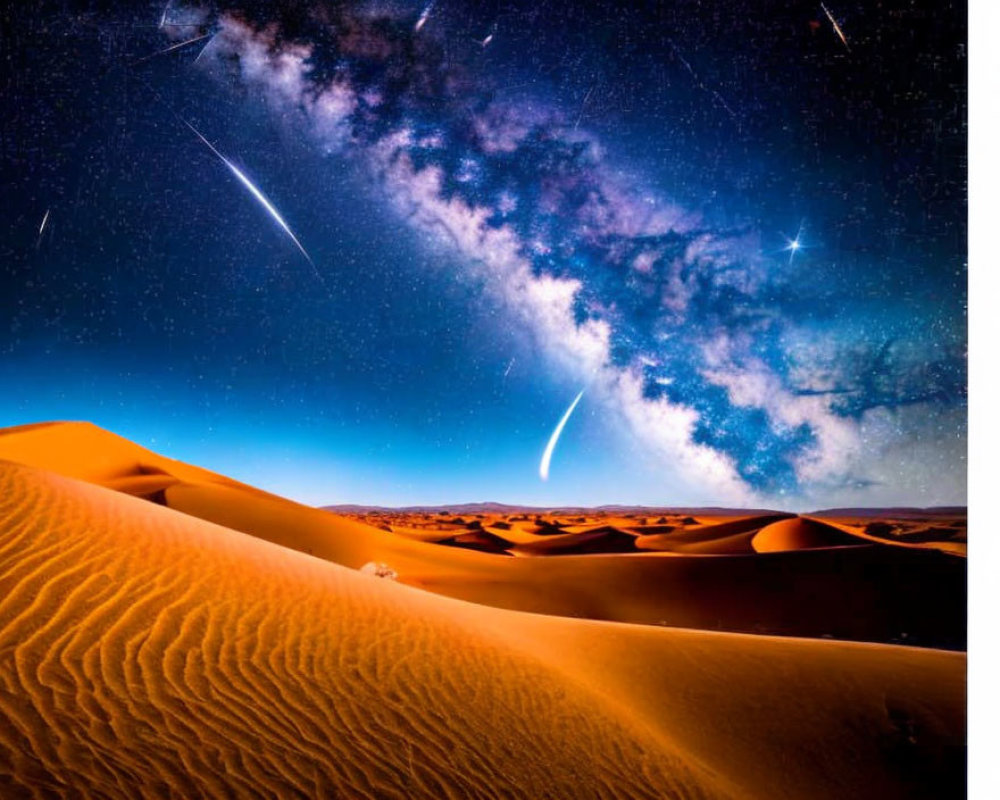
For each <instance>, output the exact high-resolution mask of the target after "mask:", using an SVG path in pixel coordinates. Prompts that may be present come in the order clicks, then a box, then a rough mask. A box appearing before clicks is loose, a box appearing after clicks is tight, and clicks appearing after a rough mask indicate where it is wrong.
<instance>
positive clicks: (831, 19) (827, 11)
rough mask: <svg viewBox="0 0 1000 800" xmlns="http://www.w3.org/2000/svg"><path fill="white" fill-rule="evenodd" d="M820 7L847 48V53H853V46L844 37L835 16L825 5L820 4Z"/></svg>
mask: <svg viewBox="0 0 1000 800" xmlns="http://www.w3.org/2000/svg"><path fill="white" fill-rule="evenodd" d="M819 7H820V8H822V9H823V13H824V14H826V18H827V19H828V20H830V24H831V25H833V32H834V33H835V34H837V36H838V37H839V38H840V41H842V42H843V43H844V47H846V48H847V52H848V53H850V52H851V46H850V45H849V44H848V43H847V37H846V36H844V32H843V31H842V30H841V29H840V25H838V24H837V20H836V19H834V17H833V14H831V13H830V9H828V8H827V7H826V4H825V3H820V4H819Z"/></svg>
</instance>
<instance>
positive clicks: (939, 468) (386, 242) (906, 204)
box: [0, 0, 967, 509]
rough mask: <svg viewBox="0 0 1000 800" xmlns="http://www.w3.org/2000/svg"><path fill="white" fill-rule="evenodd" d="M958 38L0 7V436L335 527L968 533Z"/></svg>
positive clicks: (413, 8)
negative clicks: (453, 516)
mask: <svg viewBox="0 0 1000 800" xmlns="http://www.w3.org/2000/svg"><path fill="white" fill-rule="evenodd" d="M636 5H637V6H638V5H640V4H636ZM827 11H828V12H829V14H828V13H827ZM965 14H966V12H965V5H964V3H958V2H956V3H950V2H946V1H942V2H936V3H927V2H915V1H911V0H889V1H887V2H864V3H862V2H847V1H846V0H844V1H842V0H831V2H829V3H827V4H826V6H825V7H824V6H822V5H821V4H820V3H814V2H797V1H795V0H792V1H791V2H789V1H788V0H780V1H779V0H757V1H756V2H752V3H745V2H733V1H732V0H718V2H712V1H711V0H703V1H702V2H680V1H675V2H659V3H644V4H641V9H629V8H626V7H622V5H621V4H619V3H616V2H575V1H574V2H555V1H554V0H552V1H551V2H545V0H541V1H539V2H527V1H524V2H520V1H519V2H507V1H506V0H503V1H502V2H496V3H466V2H459V0H448V1H445V0H440V1H439V2H436V3H432V4H430V5H427V4H426V3H424V2H402V1H400V2H371V3H364V2H363V3H320V2H310V3H306V2H301V3H299V2H286V3H282V4H271V3H243V4H239V3H233V4H224V5H218V6H207V5H190V4H182V3H179V2H172V3H170V4H169V5H167V6H166V7H165V6H164V4H163V3H155V4H153V3H136V4H134V5H130V4H127V3H107V4H72V3H44V2H43V3H40V4H38V5H35V6H31V5H29V4H25V3H13V2H7V3H6V4H5V5H4V7H3V17H2V19H0V58H2V64H3V67H2V70H3V71H2V76H0V77H2V83H0V85H2V87H3V88H2V98H3V120H2V122H0V148H2V164H0V169H2V177H3V204H2V217H0V231H2V238H0V390H2V391H0V425H14V424H21V423H27V422H37V421H42V420H48V419H85V420H90V421H92V422H95V423H97V424H99V425H102V426H104V427H107V428H109V429H111V430H113V431H115V432H116V433H119V434H121V435H123V436H126V437H128V438H130V439H133V440H135V441H137V442H139V443H140V444H143V445H146V446H149V447H151V448H153V449H155V450H157V451H159V452H162V453H164V454H166V455H170V456H173V457H177V458H181V459H184V460H187V461H190V462H193V463H196V464H199V465H202V466H205V467H208V468H210V469H215V470H218V471H220V472H223V473H226V474H228V475H231V476H232V477H235V478H238V479H241V480H245V481H248V482H250V483H253V484H255V485H258V486H261V487H263V488H267V489H270V490H273V491H277V492H279V493H282V494H285V495H288V496H290V497H293V498H296V499H301V500H303V501H305V502H310V503H334V502H357V503H379V504H385V505H399V504H411V503H441V502H461V501H471V500H499V501H507V502H521V503H533V504H545V505H551V504H571V503H572V504H599V503H645V504H660V505H693V504H705V503H712V504H719V505H725V504H728V505H740V504H745V505H749V504H754V505H769V506H772V507H775V506H781V507H791V508H799V509H808V508H818V507H822V506H832V505H887V504H909V505H937V504H956V503H964V501H965V448H966V358H965V355H966V316H965V314H966V300H967V297H966V194H965V193H966V66H967V61H966V52H965V41H966V17H965ZM834 20H835V21H836V23H837V26H839V30H840V32H841V33H842V34H843V38H841V37H840V36H839V35H838V30H837V28H835V25H834ZM199 133H200V134H201V135H202V136H204V140H202V139H201V138H199V136H198V135H197V134H199ZM210 145H211V146H210ZM213 148H215V150H213ZM227 160H228V161H227ZM240 175H242V176H243V177H244V178H245V180H243V179H241V178H240ZM251 186H253V187H254V189H255V190H256V191H258V192H260V193H261V194H260V196H255V194H254V191H253V190H251V188H250V187H251ZM263 198H266V199H267V201H268V202H269V203H270V204H271V205H272V208H273V209H274V211H275V212H276V214H278V215H280V217H281V219H283V220H284V222H285V223H286V225H287V228H288V230H287V231H286V230H285V229H284V228H283V227H282V225H281V224H280V223H279V221H278V219H277V218H276V217H275V216H274V215H272V214H271V213H270V212H269V210H268V208H267V207H266V204H265V203H264V202H263ZM580 391H583V392H584V394H583V397H582V399H581V401H580V403H579V405H578V407H577V408H576V410H575V413H574V415H573V416H572V417H571V418H570V420H569V421H568V423H567V425H566V427H565V430H564V432H563V435H562V438H561V440H560V441H559V443H558V446H557V447H556V449H555V452H554V455H553V458H552V464H551V474H550V476H549V479H548V481H542V480H541V479H540V477H539V472H538V465H539V458H540V457H541V455H542V451H543V449H544V448H545V445H546V442H547V440H548V438H549V435H550V433H551V432H552V430H553V428H554V427H555V425H556V423H557V422H558V421H559V419H560V417H561V416H562V415H563V414H564V412H565V411H566V409H567V408H568V406H569V405H570V404H571V402H572V401H573V400H574V398H575V397H576V396H577V394H578V393H579V392H580Z"/></svg>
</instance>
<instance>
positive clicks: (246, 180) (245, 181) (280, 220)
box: [184, 120, 326, 287]
mask: <svg viewBox="0 0 1000 800" xmlns="http://www.w3.org/2000/svg"><path fill="white" fill-rule="evenodd" d="M184 124H185V125H187V126H188V127H189V128H190V129H191V130H192V131H193V132H194V135H195V136H197V137H198V138H199V139H201V141H202V142H204V144H205V146H206V147H207V148H208V149H209V150H211V151H212V152H213V153H215V155H216V156H218V158H219V160H220V161H221V162H222V163H223V164H225V165H226V166H227V167H229V171H230V172H232V173H233V175H235V176H236V177H237V178H238V179H239V181H240V183H242V184H243V185H244V186H245V187H246V188H247V190H248V191H249V192H250V194H252V195H253V196H254V198H255V199H256V200H257V202H258V203H260V204H261V205H262V206H264V208H265V209H266V210H267V213H268V214H270V215H271V217H272V218H273V219H274V221H275V222H277V223H278V224H279V225H280V226H281V229H282V230H283V231H284V232H285V233H287V234H288V237H289V238H290V239H291V240H292V241H293V242H295V246H296V247H297V248H299V252H300V253H302V255H303V256H305V258H306V261H308V262H309V265H310V266H311V267H312V268H313V272H314V273H315V274H316V277H317V278H318V279H319V282H320V283H322V284H323V286H324V287H325V286H326V282H325V281H324V280H323V278H322V276H321V275H320V274H319V272H318V271H317V270H316V264H315V263H314V262H313V260H312V258H311V257H310V256H309V253H307V252H306V249H305V248H304V247H303V246H302V243H301V242H300V241H299V240H298V239H297V238H296V236H295V234H294V233H292V229H291V228H289V227H288V223H287V222H285V220H284V218H283V217H282V216H281V214H279V213H278V209H276V208H275V207H274V206H273V205H271V202H270V201H269V200H268V199H267V198H266V197H265V196H264V194H263V193H262V192H261V191H260V189H258V188H257V187H256V186H254V185H253V183H252V182H251V180H250V179H249V178H248V177H247V176H246V175H244V174H243V173H242V172H241V171H240V170H239V168H238V167H237V166H236V165H235V164H233V162H232V161H230V160H229V159H228V158H226V157H225V156H224V155H222V153H220V152H219V151H218V150H217V149H216V148H215V145H213V144H212V143H211V142H210V141H208V139H206V138H205V137H204V136H202V135H201V133H200V132H199V131H198V129H197V128H195V126H194V125H192V124H191V123H190V122H188V121H187V120H184Z"/></svg>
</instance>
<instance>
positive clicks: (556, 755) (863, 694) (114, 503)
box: [0, 424, 965, 800]
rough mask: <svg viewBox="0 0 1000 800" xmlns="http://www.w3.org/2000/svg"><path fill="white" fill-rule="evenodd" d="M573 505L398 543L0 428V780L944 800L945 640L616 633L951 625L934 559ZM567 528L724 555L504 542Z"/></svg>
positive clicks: (151, 793)
mask: <svg viewBox="0 0 1000 800" xmlns="http://www.w3.org/2000/svg"><path fill="white" fill-rule="evenodd" d="M491 513H494V514H496V513H500V512H497V511H496V510H494V511H493V512H491ZM509 516H518V515H517V514H511V515H509ZM594 516H595V518H596V517H600V518H601V520H602V522H601V523H600V525H601V526H603V528H604V529H603V530H601V531H595V530H594V528H595V526H596V525H597V524H598V523H597V522H596V521H595V520H594V519H584V520H583V521H582V522H581V521H579V520H577V521H576V522H574V521H573V520H568V519H567V520H563V519H555V518H550V519H540V520H532V519H527V520H514V521H512V522H509V521H506V520H504V519H493V518H490V519H483V520H465V519H461V520H459V519H458V517H457V516H456V517H454V518H452V519H451V520H449V521H448V522H447V523H445V524H441V523H435V524H439V525H440V527H439V528H438V529H434V528H433V527H430V526H428V527H420V524H422V522H423V521H422V520H421V519H411V520H410V521H411V522H413V523H414V524H415V527H412V528H411V529H409V530H411V531H412V535H408V534H407V533H406V532H405V531H399V532H397V531H395V530H394V524H393V523H391V522H390V523H387V526H388V527H389V528H390V530H385V529H381V528H379V527H376V526H375V525H370V524H365V523H363V522H361V521H358V520H351V519H346V518H343V517H338V516H336V515H333V514H330V513H327V512H324V511H320V510H316V509H309V508H306V507H303V506H300V505H297V504H295V503H292V502H290V501H287V500H283V499H281V498H277V497H274V496H273V495H269V494H267V493H265V492H261V491H259V490H256V489H253V488H251V487H247V486H244V485H242V484H239V483H237V482H235V481H231V480H229V479H227V478H224V477H222V476H218V475H215V474H213V473H211V472H208V471H206V470H201V469H199V468H197V467H191V466H189V465H186V464H183V463H181V462H176V461H172V460H170V459H165V458H163V457H161V456H158V455H156V454H154V453H151V452H150V451H148V450H145V449H143V448H141V447H138V446H136V445H134V444H132V443H130V442H127V441H126V440H123V439H121V438H119V437H116V436H114V435H113V434H110V433H108V432H106V431H102V430H100V429H98V428H95V427H93V426H90V425H86V424H53V425H42V426H31V427H25V428H20V429H8V430H6V431H0V686H2V690H0V797H2V798H4V800H6V798H8V797H11V798H17V797H82V796H94V797H115V798H136V797H183V798H201V797H281V798H285V797H317V798H320V797H348V798H354V797H370V798H397V797H398V798H409V797H420V798H462V797H482V798H487V797H491V798H492V797H510V798H520V797H531V798H546V797H548V798H564V797H566V798H570V797H572V798H582V797H620V798H633V797H635V798H642V797H649V798H665V797H686V798H697V797H704V798H726V797H732V798H743V797H752V798H805V797H808V798H844V797H859V798H868V797H871V798H910V797H927V798H931V797H954V796H961V795H962V793H963V791H964V740H965V707H964V703H965V696H964V691H965V655H964V653H959V652H945V651H941V650H934V649H926V648H915V647H899V646H894V645H889V644H858V643H852V642H844V641H831V640H824V639H797V638H788V637H787V636H786V638H776V637H772V636H760V635H744V634H735V633H713V632H706V631H702V630H683V629H677V628H669V627H663V626H661V625H658V624H654V625H633V624H627V623H626V622H622V621H620V620H629V619H634V620H636V621H644V622H659V619H657V618H656V615H666V618H670V619H671V620H673V619H677V620H682V621H681V622H671V624H686V625H689V626H690V627H706V628H707V627H720V626H721V625H718V626H717V625H713V624H712V622H714V621H718V622H719V623H725V625H726V626H728V627H733V626H751V627H752V626H753V625H760V627H765V628H766V627H767V626H768V625H771V626H775V627H778V628H779V629H780V631H779V632H782V633H784V634H793V633H796V632H798V631H800V630H802V629H808V630H811V631H814V630H819V629H823V628H828V629H829V632H830V634H831V635H836V636H838V637H841V638H869V639H878V638H879V637H886V636H889V635H890V634H892V635H895V634H894V632H896V628H898V626H900V625H903V624H906V625H908V626H910V629H911V630H912V631H914V632H916V633H914V634H913V635H914V638H917V639H920V638H921V637H924V639H925V640H930V639H934V638H935V637H937V638H939V639H947V638H949V637H956V636H957V637H958V638H961V637H962V635H963V631H962V629H963V628H964V617H963V616H962V615H961V614H960V613H959V612H958V609H957V605H958V604H957V603H956V602H953V601H952V600H950V599H949V593H957V594H958V595H960V597H959V598H958V600H960V605H961V606H962V608H964V558H963V557H962V556H961V555H960V554H956V553H954V552H951V553H949V552H942V551H941V550H939V549H935V548H933V547H931V548H927V547H925V546H924V545H926V544H927V543H926V542H924V543H921V546H917V545H916V544H913V543H906V542H903V543H901V544H899V545H896V544H891V543H880V542H878V541H875V540H873V539H872V538H871V536H870V535H869V534H865V533H864V531H858V532H857V533H858V535H857V536H856V537H853V538H848V539H846V541H848V542H849V543H848V544H847V546H843V545H842V544H841V542H842V541H844V539H842V538H841V537H852V536H853V533H854V532H855V528H853V527H851V525H850V524H848V523H842V522H839V521H838V522H836V524H833V525H825V524H824V525H822V527H820V528H817V526H820V525H821V523H816V522H813V521H811V520H808V519H804V518H797V517H780V516H779V517H778V518H777V519H774V518H773V517H772V518H770V519H763V518H761V519H758V518H755V517H753V516H752V515H750V516H744V517H742V518H741V517H736V518H732V519H727V518H725V517H722V518H718V517H716V518H707V519H705V520H698V519H696V520H694V521H693V522H686V521H685V519H684V518H683V517H682V518H678V519H676V520H675V521H676V523H677V524H676V526H674V525H672V524H671V523H670V522H669V521H666V520H664V521H660V518H659V517H657V518H655V519H647V520H646V522H645V524H644V525H643V524H640V523H639V520H636V519H629V518H628V517H625V516H620V517H615V516H614V515H613V514H610V513H605V514H598V515H594ZM493 523H498V524H496V525H493ZM887 524H888V523H887ZM504 525H506V526H507V527H506V529H505V528H504V527H503V526H504ZM666 528H671V530H665V529H666ZM826 528H830V530H826ZM769 529H771V532H770V533H769V532H768V530H769ZM459 530H461V531H462V532H457V531H459ZM644 530H648V531H650V532H648V533H646V532H643V531H644ZM817 530H819V539H816V538H815V536H814V534H816V531H817ZM878 530H879V531H881V530H882V529H878ZM675 532H679V533H681V534H682V535H683V541H677V542H675V543H674V544H667V545H664V544H663V540H666V539H668V538H669V537H670V536H671V535H672V534H674V533H675ZM890 533H891V531H890ZM574 536H579V537H585V541H586V542H594V541H599V542H603V541H609V542H617V543H618V544H615V545H614V546H622V545H623V544H625V543H628V542H632V543H633V545H634V546H636V548H637V550H638V549H639V548H638V543H641V542H642V540H643V539H646V538H650V537H654V538H653V543H654V544H655V543H656V542H660V544H658V545H657V546H659V547H664V546H670V547H677V548H683V547H695V548H698V547H702V548H704V547H708V549H709V550H712V549H713V548H723V549H729V550H731V551H732V553H738V554H730V555H721V554H719V553H718V552H714V553H708V554H704V553H702V554H699V553H697V552H694V553H691V554H684V553H683V552H679V551H670V550H649V551H646V552H629V553H624V554H614V553H607V552H604V553H597V554H594V555H558V554H550V555H541V554H538V553H533V554H528V553H520V554H519V553H518V552H515V551H517V549H518V548H521V549H522V550H523V549H524V548H530V547H536V549H537V546H538V543H540V542H544V541H554V542H558V541H560V538H559V537H562V541H565V542H571V541H572V538H573V537H574ZM866 536H868V537H869V538H866ZM421 537H423V538H424V539H425V540H421ZM463 537H465V540H466V542H468V543H472V544H476V543H487V544H489V545H490V546H492V547H494V548H495V549H496V550H497V552H495V553H488V552H481V551H479V550H476V549H471V548H470V547H468V546H465V547H461V546H454V545H455V540H457V539H461V538H463ZM623 537H625V538H623ZM655 537H661V538H660V539H655ZM761 537H762V538H761ZM826 537H832V539H827V538H826ZM449 542H450V543H451V546H449ZM754 542H757V545H758V546H760V545H761V544H762V543H766V544H767V545H768V547H773V546H779V545H780V546H781V547H782V548H784V547H791V548H794V549H790V550H787V549H786V550H782V551H781V552H769V553H756V552H755V550H754V547H755V545H754ZM719 543H724V545H723V544H719ZM609 546H610V545H609ZM746 547H749V550H746V549H745V548H746ZM801 548H805V549H801ZM556 549H557V550H558V549H559V548H556ZM539 552H541V553H544V552H546V551H545V550H544V549H543V550H542V551H539ZM373 565H374V566H373ZM377 575H385V576H387V577H384V578H380V577H377ZM393 577H395V578H396V579H395V580H393V579H392V578H393ZM949 581H950V582H949ZM406 583H409V584H411V585H410V586H407V585H403V584H406ZM907 583H912V584H916V585H917V587H918V588H919V591H916V590H910V589H908V588H907ZM415 587H418V588H415ZM421 589H429V590H431V591H421ZM442 595H451V597H448V596H442ZM453 598H460V599H453ZM467 600H473V601H475V602H466V601H467ZM508 609H524V610H531V611H535V612H542V613H533V614H526V613H522V611H519V610H508ZM572 616H588V617H592V618H603V619H606V620H619V621H596V620H595V619H590V620H588V619H572V618H570V617H572ZM921 620H923V621H921ZM928 620H932V621H931V622H928ZM859 634H860V635H859ZM924 643H926V641H925V642H924Z"/></svg>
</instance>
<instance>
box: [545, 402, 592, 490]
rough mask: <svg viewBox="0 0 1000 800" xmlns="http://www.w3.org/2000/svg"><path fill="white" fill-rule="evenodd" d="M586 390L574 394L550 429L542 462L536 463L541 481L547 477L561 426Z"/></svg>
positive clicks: (567, 420)
mask: <svg viewBox="0 0 1000 800" xmlns="http://www.w3.org/2000/svg"><path fill="white" fill-rule="evenodd" d="M585 391H587V390H586V389H581V390H580V394H578V395H577V396H576V399H575V400H574V401H573V402H572V403H571V404H570V407H569V408H567V409H566V413H565V414H563V416H562V419H561V420H559V424H558V425H556V429H555V430H554V431H552V436H551V437H549V443H548V444H547V445H546V446H545V452H544V453H542V463H541V464H539V465H538V477H539V478H541V479H542V480H543V481H547V480H548V479H549V464H550V463H551V462H552V451H554V450H555V449H556V444H557V443H558V442H559V436H560V435H561V434H562V432H563V428H565V427H566V423H567V422H569V418H570V415H572V413H573V410H574V409H575V408H576V404H577V403H579V402H580V398H581V397H583V393H584V392H585Z"/></svg>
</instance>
